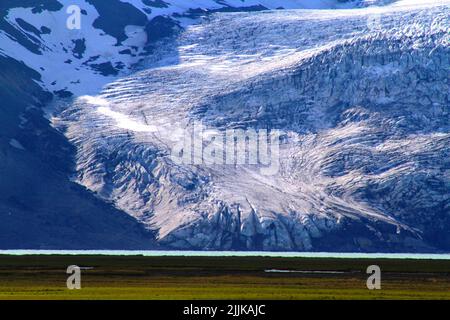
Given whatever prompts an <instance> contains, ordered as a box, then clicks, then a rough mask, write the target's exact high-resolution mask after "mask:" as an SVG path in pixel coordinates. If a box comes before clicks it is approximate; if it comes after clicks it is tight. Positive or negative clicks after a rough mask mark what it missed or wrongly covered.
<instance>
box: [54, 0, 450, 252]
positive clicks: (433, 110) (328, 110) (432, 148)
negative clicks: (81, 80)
mask: <svg viewBox="0 0 450 320" xmlns="http://www.w3.org/2000/svg"><path fill="white" fill-rule="evenodd" d="M449 13H450V7H449V2H446V3H438V2H437V1H433V2H432V3H431V4H430V1H427V2H425V1H424V2H423V3H416V5H414V6H412V5H411V2H410V1H401V2H398V3H396V4H395V5H392V6H386V7H377V8H364V9H353V10H306V11H305V10H292V11H290V10H288V11H265V12H252V13H217V14H214V15H213V16H211V17H210V18H208V19H206V20H204V21H203V22H202V23H201V24H195V25H192V26H188V27H187V28H186V30H185V31H183V32H181V33H180V35H179V36H178V37H177V38H176V39H175V40H172V41H168V42H167V43H166V44H165V45H164V46H161V47H160V48H159V50H160V52H161V53H160V54H159V55H158V54H156V53H155V56H162V57H164V59H163V60H162V61H152V62H148V64H147V66H146V68H145V70H144V71H141V72H139V73H136V74H133V75H132V76H130V77H125V78H121V79H119V80H118V81H115V82H113V83H111V84H109V85H108V86H106V88H105V89H104V90H103V91H102V93H101V95H99V96H96V97H92V96H84V97H81V98H79V99H77V101H76V102H75V103H74V104H73V105H72V106H71V107H69V108H68V109H66V108H64V111H63V112H62V114H61V116H60V117H58V118H56V119H54V120H55V123H56V124H57V125H59V126H60V127H61V128H63V129H64V130H65V132H66V134H67V136H68V137H69V138H70V139H71V141H73V142H74V143H75V145H76V146H77V147H78V150H79V151H78V157H77V171H78V181H79V182H80V183H81V184H83V185H85V186H87V187H88V188H90V189H91V190H94V191H95V192H97V193H98V194H99V196H101V197H103V198H105V199H108V200H111V201H114V203H115V204H116V205H117V206H118V207H119V208H121V209H122V210H124V211H126V212H128V213H129V214H130V215H132V216H134V217H136V218H137V219H138V220H139V221H141V222H142V223H144V224H145V225H147V227H148V228H151V229H153V230H156V231H157V232H158V240H159V241H160V242H161V243H164V244H167V245H169V246H171V247H174V248H189V249H191V248H195V249H232V248H244V249H264V250H325V249H326V250H409V251H414V250H433V249H436V248H441V249H448V248H449V247H450V246H449V245H450V242H449V240H450V239H449V237H448V228H449V227H450V202H449V192H448V191H449V188H450V179H449V175H448V171H447V170H448V168H449V162H448V154H449V152H450V150H449V149H448V145H449V138H450V136H449V125H450V123H449V120H448V115H449V107H450V103H449V102H450V100H449V99H450V97H449V81H450V79H449V68H450V63H449V56H450V49H449V32H450V29H449V27H450V21H449ZM374 17H375V18H374ZM374 21H375V22H374ZM194 120H202V121H203V124H204V125H205V126H207V127H208V128H210V129H214V130H219V131H223V130H225V129H230V128H234V129H236V128H244V129H249V128H256V129H261V128H268V129H272V130H274V129H279V130H282V131H283V132H284V135H283V144H282V145H281V150H280V170H279V171H278V172H277V174H275V175H270V176H267V175H264V174H261V170H260V169H261V168H260V167H259V166H231V165H187V164H179V163H175V162H174V161H173V159H172V158H171V157H170V156H169V155H170V152H171V150H172V149H173V147H174V145H175V144H176V143H177V141H178V140H179V139H180V132H183V130H184V129H186V128H187V127H188V125H187V124H186V123H192V121H194Z"/></svg>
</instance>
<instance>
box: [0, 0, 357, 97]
mask: <svg viewBox="0 0 450 320" xmlns="http://www.w3.org/2000/svg"><path fill="white" fill-rule="evenodd" d="M74 5H75V6H78V7H79V8H80V9H81V24H80V27H81V28H80V29H69V28H68V27H67V20H68V18H69V17H70V16H71V14H72V13H73V11H71V10H70V8H71V6H74ZM354 5H355V3H352V2H350V3H346V2H344V3H340V2H339V1H337V0H314V1H311V0H279V1H272V0H259V1H258V0H245V1H241V0H227V1H214V0H193V1H185V0H171V1H161V0H157V1H150V0H148V1H146V0H143V1H141V0H124V1H118V0H114V1H104V0H73V1H57V0H40V1H35V2H29V1H17V2H11V4H9V3H8V2H7V3H6V4H3V5H0V18H2V21H1V24H0V43H1V46H0V55H4V56H9V57H13V58H17V60H19V61H23V62H24V63H25V64H26V65H27V66H28V67H30V68H32V69H34V70H36V71H37V72H39V73H40V74H41V76H42V79H41V81H42V86H43V87H44V88H45V89H47V90H49V91H50V92H54V93H58V94H59V95H63V96H67V95H69V92H71V93H74V94H75V95H81V94H87V93H95V92H96V91H98V90H99V89H100V88H101V87H102V86H103V85H104V84H106V83H108V82H111V81H112V80H113V79H115V78H116V77H117V76H119V75H126V74H128V73H129V72H130V70H131V69H132V68H133V67H134V65H135V64H136V63H137V62H139V61H141V60H142V58H143V56H145V55H147V54H148V52H151V51H152V49H153V48H152V45H153V44H154V43H155V42H156V41H157V40H159V39H160V38H163V37H164V36H169V35H171V34H173V33H175V32H177V31H178V30H179V29H180V28H181V27H185V26H186V25H189V24H192V23H194V22H195V21H197V19H198V18H199V16H201V15H205V14H209V13H212V12H215V11H239V10H264V9H275V8H334V7H351V6H354ZM68 10H69V11H68Z"/></svg>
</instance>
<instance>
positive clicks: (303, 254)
mask: <svg viewBox="0 0 450 320" xmlns="http://www.w3.org/2000/svg"><path fill="white" fill-rule="evenodd" d="M0 255H15V256H25V255H105V256H137V255H139V256H146V257H284V258H289V257H290V258H354V259H355V258H356V259H374V258H375V259H420V260H450V254H449V253H445V254H428V253H423V254H422V253H348V252H345V253H339V252H269V251H176V250H170V251H164V250H149V251H146V250H0Z"/></svg>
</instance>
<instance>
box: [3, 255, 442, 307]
mask: <svg viewBox="0 0 450 320" xmlns="http://www.w3.org/2000/svg"><path fill="white" fill-rule="evenodd" d="M372 264H375V265H379V266H380V268H381V270H382V289H381V290H368V289H367V288H366V280H367V277H368V275H367V274H366V268H367V266H369V265H372ZM69 265H78V266H80V267H81V268H82V277H81V282H82V283H81V285H82V289H81V290H68V289H67V288H66V279H67V277H68V275H67V274H66V268H67V266H69ZM268 269H277V270H291V271H296V272H288V273H273V272H266V271H265V270H268ZM0 299H20V300H22V299H50V300H52V299H83V300H84V299H183V300H184V299H186V300H195V299H227V300H233V299H265V300H267V299H269V300H271V299H449V300H450V261H445V260H409V259H408V260H405V259H401V260H393V259H330V258H273V257H143V256H87V255H86V256H59V255H55V256H44V255H36V256H34V255H30V256H0Z"/></svg>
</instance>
